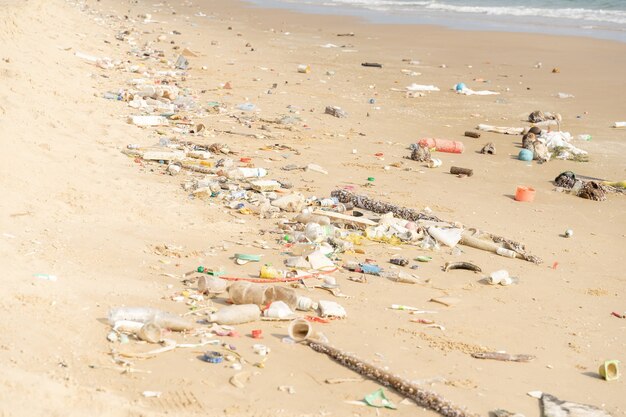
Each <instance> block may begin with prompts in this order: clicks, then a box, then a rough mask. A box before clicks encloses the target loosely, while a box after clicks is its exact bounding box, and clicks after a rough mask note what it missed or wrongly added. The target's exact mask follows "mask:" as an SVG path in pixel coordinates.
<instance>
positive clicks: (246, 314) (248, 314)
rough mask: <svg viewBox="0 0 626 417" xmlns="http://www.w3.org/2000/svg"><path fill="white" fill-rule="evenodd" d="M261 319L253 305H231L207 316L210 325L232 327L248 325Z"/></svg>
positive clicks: (256, 307) (258, 311) (259, 311)
mask: <svg viewBox="0 0 626 417" xmlns="http://www.w3.org/2000/svg"><path fill="white" fill-rule="evenodd" d="M260 317H261V309H259V306H257V305H255V304H242V305H233V306H228V307H224V308H222V309H220V310H219V311H218V312H216V313H213V314H211V315H209V321H210V322H212V323H217V324H223V325H232V324H242V323H249V322H251V321H255V320H258V319H259V318H260Z"/></svg>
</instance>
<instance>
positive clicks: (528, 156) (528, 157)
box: [517, 149, 534, 161]
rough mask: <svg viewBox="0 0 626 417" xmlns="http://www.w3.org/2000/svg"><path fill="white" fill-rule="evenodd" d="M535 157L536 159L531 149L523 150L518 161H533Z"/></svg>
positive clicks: (518, 156)
mask: <svg viewBox="0 0 626 417" xmlns="http://www.w3.org/2000/svg"><path fill="white" fill-rule="evenodd" d="M533 157H534V154H533V151H531V150H529V149H522V150H521V151H519V154H518V155H517V159H519V160H520V161H532V160H533Z"/></svg>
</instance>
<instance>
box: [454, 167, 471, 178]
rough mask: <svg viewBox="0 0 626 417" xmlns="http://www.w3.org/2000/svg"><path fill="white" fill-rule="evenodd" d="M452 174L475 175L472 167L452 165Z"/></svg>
mask: <svg viewBox="0 0 626 417" xmlns="http://www.w3.org/2000/svg"><path fill="white" fill-rule="evenodd" d="M450 174H453V175H466V176H468V177H471V176H472V175H474V170H473V169H470V168H461V167H450Z"/></svg>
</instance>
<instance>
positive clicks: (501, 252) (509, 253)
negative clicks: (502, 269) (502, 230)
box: [496, 248, 517, 258]
mask: <svg viewBox="0 0 626 417" xmlns="http://www.w3.org/2000/svg"><path fill="white" fill-rule="evenodd" d="M496 253H497V254H498V255H500V256H506V257H507V258H515V257H516V256H517V253H516V252H515V251H512V250H510V249H506V248H498V249H496Z"/></svg>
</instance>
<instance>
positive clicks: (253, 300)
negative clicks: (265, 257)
mask: <svg viewBox="0 0 626 417" xmlns="http://www.w3.org/2000/svg"><path fill="white" fill-rule="evenodd" d="M228 295H229V296H230V299H231V300H232V302H233V303H234V304H255V305H257V306H266V305H268V304H270V303H273V302H274V301H283V302H285V304H287V305H288V306H289V308H291V309H292V310H293V309H295V308H296V307H297V305H298V295H297V294H296V291H295V290H294V289H293V288H287V287H281V286H279V285H271V286H267V285H262V284H255V283H251V282H236V283H234V284H232V285H231V286H230V287H228Z"/></svg>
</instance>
